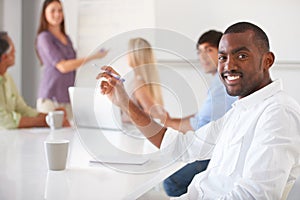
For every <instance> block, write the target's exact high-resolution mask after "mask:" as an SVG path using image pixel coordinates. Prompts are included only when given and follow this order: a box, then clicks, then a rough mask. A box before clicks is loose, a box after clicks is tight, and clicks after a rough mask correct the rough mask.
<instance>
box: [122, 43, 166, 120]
mask: <svg viewBox="0 0 300 200" xmlns="http://www.w3.org/2000/svg"><path fill="white" fill-rule="evenodd" d="M127 58H128V64H129V66H130V67H132V68H133V73H134V78H133V80H132V82H131V85H130V87H129V91H128V93H129V95H130V96H131V97H132V98H133V99H134V101H135V103H136V104H137V105H138V106H139V107H140V108H141V109H143V110H144V111H145V112H147V113H148V114H150V115H151V116H152V117H153V118H160V117H161V115H162V114H163V113H164V110H163V98H162V91H161V87H160V79H159V74H158V70H157V66H156V60H155V56H154V53H153V49H152V47H151V45H150V44H149V42H148V41H146V40H145V39H143V38H133V39H131V40H130V41H129V44H128V57H127ZM124 121H126V120H124V117H123V122H124Z"/></svg>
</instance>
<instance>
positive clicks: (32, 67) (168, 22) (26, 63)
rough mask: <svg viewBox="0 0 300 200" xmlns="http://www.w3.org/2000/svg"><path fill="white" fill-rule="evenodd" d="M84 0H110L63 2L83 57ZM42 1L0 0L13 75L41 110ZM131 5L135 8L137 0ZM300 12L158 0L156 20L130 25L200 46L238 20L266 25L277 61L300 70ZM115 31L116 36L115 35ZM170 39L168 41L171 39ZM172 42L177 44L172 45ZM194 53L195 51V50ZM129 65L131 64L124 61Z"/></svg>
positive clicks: (290, 5)
mask: <svg viewBox="0 0 300 200" xmlns="http://www.w3.org/2000/svg"><path fill="white" fill-rule="evenodd" d="M79 1H82V2H84V1H85V2H96V3H98V5H99V3H101V2H102V3H103V2H106V1H104V0H93V1H92V0H63V3H64V8H65V15H66V16H65V17H66V29H67V32H68V33H69V35H70V36H71V39H72V41H73V43H74V46H75V48H77V49H78V50H79V51H81V52H82V55H83V54H84V53H83V52H84V51H83V46H82V45H80V42H82V37H80V36H79V34H78V32H79V31H78V25H79V23H80V22H79V20H82V19H81V17H80V16H78V11H79V10H78V5H79ZM23 2H24V3H23ZM25 2H26V3H25ZM42 2H43V0H26V1H22V0H0V28H1V29H2V30H7V31H8V32H9V33H10V35H11V37H12V39H13V41H14V43H15V46H16V50H17V51H16V64H15V66H14V67H12V68H11V69H9V72H10V73H11V74H12V75H13V77H14V79H15V82H16V84H17V86H18V88H19V89H20V90H21V92H22V93H23V95H24V97H25V100H26V101H27V102H28V103H29V104H30V105H32V106H35V100H36V94H37V88H38V85H39V78H40V69H41V68H40V67H39V64H38V62H37V58H36V55H35V52H34V49H33V44H34V37H35V34H36V27H37V23H38V18H39V12H40V6H41V4H42ZM112 2H113V3H118V2H119V7H118V8H122V6H123V5H124V3H123V1H121V0H119V1H118V0H114V1H112ZM130 2H131V3H133V0H131V1H130ZM299 8H300V1H298V0H286V1H272V0H265V1H259V0H253V1H251V2H249V3H248V4H247V5H244V4H243V2H240V1H237V0H229V1H218V2H216V1H199V0H185V1H182V0H163V1H161V0H156V1H153V2H151V3H149V1H145V11H147V12H146V14H147V15H148V14H149V13H153V18H147V19H148V21H147V20H146V21H144V22H147V23H143V20H140V19H142V18H141V16H140V15H141V14H139V16H136V17H134V16H133V18H132V19H130V20H128V21H126V23H128V24H132V23H133V20H134V19H135V18H137V19H139V20H140V21H138V23H139V26H131V28H132V29H133V28H141V27H152V26H155V27H159V28H167V29H171V30H174V31H175V32H179V33H182V34H184V35H185V36H187V37H189V38H190V39H191V40H193V41H195V42H196V40H197V39H198V37H199V35H200V34H201V33H202V32H204V31H206V30H208V29H211V28H215V29H219V30H224V29H225V28H226V27H227V26H228V25H230V24H232V23H234V22H236V21H240V20H247V21H252V22H254V23H257V24H258V25H261V26H262V28H263V29H264V30H265V31H266V32H267V34H268V36H269V38H270V43H271V49H272V50H273V51H274V53H275V54H276V57H277V61H281V62H283V63H286V62H285V61H287V63H290V62H294V63H296V64H295V66H296V67H299V68H300V65H299V64H297V63H300V54H298V48H297V47H298V46H300V39H299V38H298V36H299V35H300V26H298V23H299V22H298V21H299V19H300V12H298V10H299ZM99 12H100V10H99ZM132 13H134V12H132ZM132 13H131V14H132ZM115 14H116V15H118V17H120V16H121V17H122V16H124V15H125V14H126V12H125V11H124V12H123V13H122V15H120V14H119V13H115ZM131 16H132V15H131ZM149 16H150V15H149ZM124 19H125V18H124ZM82 22H83V21H81V23H82ZM95 28H97V31H99V32H106V29H105V28H106V26H97V27H95ZM21 30H22V31H21ZM120 31H122V30H120ZM123 31H125V30H123ZM109 32H110V33H111V30H110V31H109ZM96 33H98V32H96ZM116 34H117V33H116ZM105 37H108V36H105ZM164 39H168V38H167V37H166V38H164ZM171 42H176V41H173V40H172V41H171ZM81 44H82V43H81ZM89 44H91V43H89ZM90 46H91V45H90ZM188 48H189V47H188ZM192 48H195V47H194V46H193V47H192ZM85 49H86V50H87V51H90V50H92V49H93V47H92V46H91V47H90V49H88V48H87V47H85ZM184 51H185V50H184ZM186 51H187V52H188V51H189V52H191V53H190V59H192V60H193V61H195V59H196V54H194V52H195V51H191V49H190V48H189V49H186ZM22 54H23V55H22ZM123 62H126V61H125V60H124V61H123ZM21 63H22V65H21ZM284 69H285V68H284ZM297 70H298V68H297ZM279 74H281V73H279ZM292 77H293V78H291V80H294V79H295V81H296V78H297V77H295V76H292ZM294 89H295V90H297V89H298V88H297V85H295V86H294V88H293V90H294Z"/></svg>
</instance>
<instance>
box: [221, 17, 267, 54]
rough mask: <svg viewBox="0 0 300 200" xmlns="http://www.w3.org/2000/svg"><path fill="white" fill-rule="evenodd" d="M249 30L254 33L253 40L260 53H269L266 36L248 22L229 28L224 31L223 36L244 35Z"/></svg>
mask: <svg viewBox="0 0 300 200" xmlns="http://www.w3.org/2000/svg"><path fill="white" fill-rule="evenodd" d="M249 30H250V31H253V32H254V34H255V36H254V37H255V40H256V42H257V45H258V46H259V47H260V49H261V50H262V51H269V50H270V45H269V39H268V36H267V34H266V33H265V32H264V31H263V30H262V29H261V28H259V27H258V26H256V25H255V24H252V23H250V22H238V23H235V24H233V25H231V26H229V27H228V28H227V29H226V30H225V32H224V35H225V34H228V33H244V32H246V31H249Z"/></svg>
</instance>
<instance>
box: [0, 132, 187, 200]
mask: <svg viewBox="0 0 300 200" xmlns="http://www.w3.org/2000/svg"><path fill="white" fill-rule="evenodd" d="M81 131H83V132H81V134H78V133H76V130H75V129H72V128H68V129H59V130H57V131H55V132H52V133H50V130H49V129H47V128H35V129H20V130H10V131H0V199H1V200H2V199H3V200H6V199H7V200H19V199H20V200H21V199H22V200H24V199H25V200H27V199H28V200H40V199H49V200H52V199H55V200H59V199H63V200H68V199H72V200H73V199H78V200H81V199H85V200H90V199H113V200H115V199H116V200H117V199H136V198H138V197H139V196H141V195H142V194H144V193H145V192H147V191H148V190H149V189H151V188H152V187H154V186H155V185H157V184H158V183H159V182H161V181H162V180H163V179H165V178H166V177H168V176H169V175H171V174H172V173H173V172H175V171H176V170H178V169H179V168H180V167H182V166H183V165H184V163H182V162H172V160H170V159H169V160H168V158H166V157H164V156H161V155H159V154H157V153H154V154H153V152H155V151H156V149H155V148H154V147H153V146H151V145H150V144H149V143H148V141H145V140H136V139H135V138H131V137H128V136H126V135H124V134H123V133H121V132H114V131H97V130H92V129H82V130H81ZM82 133H84V134H82ZM85 133H86V134H85ZM92 134H95V135H96V140H95V141H93V140H92V141H91V144H88V145H89V149H88V150H89V151H91V150H92V152H97V151H101V152H102V153H104V154H108V155H115V154H118V153H120V152H121V153H124V152H125V153H126V152H129V153H131V154H133V153H138V152H144V153H149V154H146V155H147V156H149V157H150V161H149V162H147V163H146V164H143V165H109V166H106V165H102V164H97V165H90V164H89V160H90V159H91V156H90V154H88V153H87V151H86V148H83V145H82V144H81V142H80V140H84V138H83V137H85V135H86V136H87V137H89V136H90V135H92ZM79 135H80V138H81V139H79V137H78V136H79ZM49 137H51V138H63V139H69V140H70V141H71V143H70V144H71V145H70V155H69V160H68V165H67V169H66V170H64V171H48V170H47V166H46V159H45V152H44V141H45V140H46V139H49ZM97 137H99V138H97ZM101 138H102V139H101ZM98 139H99V140H100V141H97V140H98ZM105 139H107V141H111V144H112V145H111V146H110V145H108V143H107V142H106V143H103V141H104V140H105ZM101 141H102V142H101ZM86 143H88V142H85V143H84V145H86ZM112 147H118V148H112ZM119 147H120V148H119ZM120 149H121V151H120ZM122 150H123V151H124V152H123V151H122ZM134 151H135V152H134Z"/></svg>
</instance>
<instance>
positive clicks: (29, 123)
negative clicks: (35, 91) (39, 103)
mask: <svg viewBox="0 0 300 200" xmlns="http://www.w3.org/2000/svg"><path fill="white" fill-rule="evenodd" d="M45 117H46V114H44V113H39V114H38V115H37V116H36V117H21V119H20V122H19V126H18V128H30V127H46V126H48V125H47V123H46V120H45Z"/></svg>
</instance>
